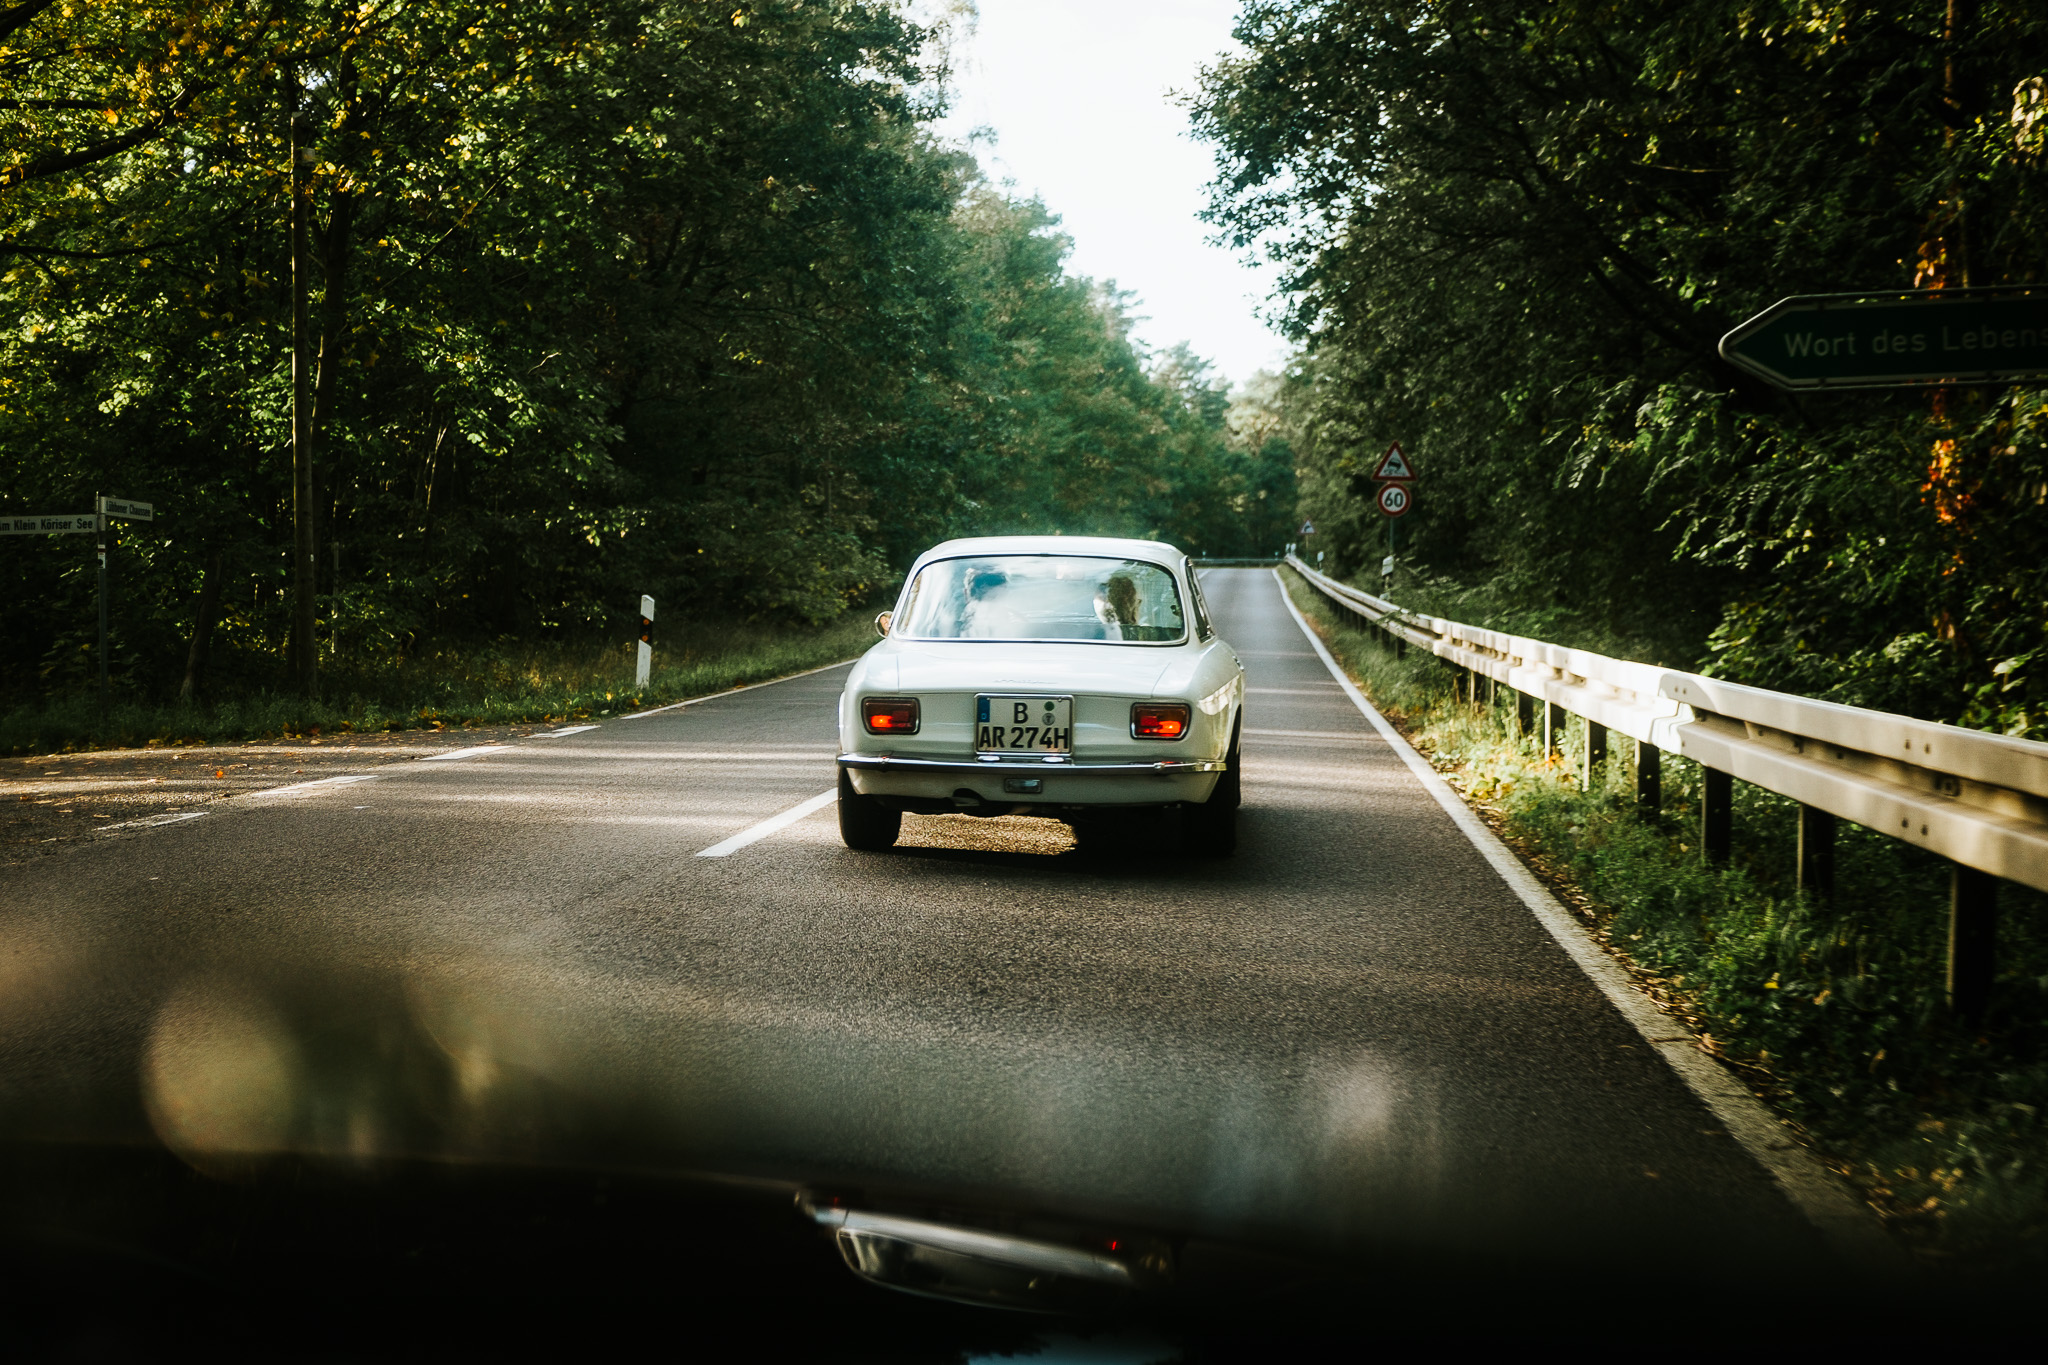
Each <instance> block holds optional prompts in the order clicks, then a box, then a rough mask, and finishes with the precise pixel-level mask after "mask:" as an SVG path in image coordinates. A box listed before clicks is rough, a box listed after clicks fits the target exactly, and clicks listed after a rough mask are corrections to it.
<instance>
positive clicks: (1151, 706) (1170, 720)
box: [1131, 701, 1188, 739]
mask: <svg viewBox="0 0 2048 1365" xmlns="http://www.w3.org/2000/svg"><path fill="white" fill-rule="evenodd" d="M1187 732H1188V704H1187V703H1186V702H1148V701H1141V702H1139V703H1138V704H1137V705H1136V706H1133V707H1132V708H1131V736H1132V738H1134V739H1179V738H1180V737H1181V736H1182V735H1185V734H1186V733H1187Z"/></svg>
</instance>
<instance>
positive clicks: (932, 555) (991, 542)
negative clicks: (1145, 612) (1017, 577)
mask: <svg viewBox="0 0 2048 1365" xmlns="http://www.w3.org/2000/svg"><path fill="white" fill-rule="evenodd" d="M962 555H1104V556H1110V557H1113V558H1116V559H1142V560H1149V561H1152V562H1154V563H1159V564H1166V565H1171V566H1175V567H1177V566H1178V565H1179V564H1180V562H1181V560H1183V559H1185V558H1186V557H1187V556H1185V555H1184V554H1182V553H1181V552H1180V551H1179V550H1178V549H1176V548H1175V547H1173V546H1171V545H1168V544H1167V543H1166V542H1165V541H1163V540H1127V539H1125V538H1123V537H1121V536H968V537H965V538H963V539H960V540H948V541H944V542H941V543H940V544H937V545H934V546H932V548H931V549H929V550H926V551H925V552H924V553H923V554H921V555H919V556H918V557H917V562H918V563H919V564H925V563H929V562H930V561H932V560H934V559H957V558H959V557H960V556H962Z"/></svg>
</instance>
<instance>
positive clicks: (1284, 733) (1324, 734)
mask: <svg viewBox="0 0 2048 1365" xmlns="http://www.w3.org/2000/svg"><path fill="white" fill-rule="evenodd" d="M1303 657H1305V658H1311V659H1312V658H1314V657H1315V656H1314V655H1313V654H1309V655H1304V656H1303ZM1244 732H1245V733H1246V734H1248V735H1262V736H1263V735H1277V736H1278V737H1280V738H1281V739H1338V740H1344V741H1345V742H1347V743H1348V742H1350V741H1352V740H1361V739H1364V738H1365V736H1364V735H1362V734H1357V733H1347V732H1345V731H1343V730H1254V729H1252V728H1251V727H1250V726H1246V727H1245V731H1244Z"/></svg>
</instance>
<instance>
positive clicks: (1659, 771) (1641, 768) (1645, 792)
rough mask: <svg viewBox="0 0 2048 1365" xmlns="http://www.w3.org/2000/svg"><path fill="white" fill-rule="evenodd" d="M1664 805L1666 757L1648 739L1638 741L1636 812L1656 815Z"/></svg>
mask: <svg viewBox="0 0 2048 1365" xmlns="http://www.w3.org/2000/svg"><path fill="white" fill-rule="evenodd" d="M1663 804H1664V755H1663V754H1662V753H1661V752H1659V751H1658V749H1657V746H1656V745H1654V744H1652V743H1650V742H1649V741H1648V740H1646V739H1639V740H1637V741H1636V810H1637V811H1638V812H1640V813H1641V814H1643V815H1655V814H1656V813H1657V808H1658V807H1659V806H1661V805H1663Z"/></svg>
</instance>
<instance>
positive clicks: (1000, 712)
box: [839, 536, 1244, 854]
mask: <svg viewBox="0 0 2048 1365" xmlns="http://www.w3.org/2000/svg"><path fill="white" fill-rule="evenodd" d="M875 627H876V629H877V630H879V631H880V632H881V633H882V636H883V639H882V642H881V643H880V644H878V645H876V646H875V647H874V648H873V649H871V650H869V651H868V652H867V654H866V655H865V656H864V657H863V658H862V659H861V660H860V662H859V663H857V664H855V665H854V668H853V672H852V674H851V675H850V676H849V677H848V678H847V680H846V691H845V693H844V694H843V695H842V696H841V698H840V702H839V752H840V757H839V830H840V834H841V835H842V836H843V837H844V838H845V840H846V843H847V846H848V847H850V848H857V849H869V850H873V849H884V848H888V847H889V846H890V845H892V844H894V843H895V842H896V836H897V833H898V831H899V829H900V828H901V825H902V821H903V812H905V811H916V812H919V813H922V814H935V813H946V814H967V815H1017V814H1021V815H1037V816H1044V817H1047V818H1049V819H1054V820H1064V821H1066V822H1067V823H1069V824H1071V825H1072V826H1073V827H1074V831H1075V835H1076V837H1077V838H1078V839H1079V841H1080V842H1081V844H1082V846H1083V847H1084V848H1085V847H1088V846H1089V845H1090V844H1091V843H1097V842H1106V840H1107V837H1108V836H1106V835H1105V833H1104V831H1109V830H1116V829H1123V830H1128V829H1129V828H1130V827H1131V825H1130V821H1129V819H1128V816H1127V815H1126V814H1125V813H1127V812H1134V811H1142V810H1145V809H1147V808H1151V809H1154V810H1162V809H1163V810H1177V811H1178V812H1179V813H1180V814H1179V820H1180V837H1181V840H1182V845H1183V847H1184V848H1185V849H1186V850H1188V851H1190V852H1195V853H1200V854H1226V853H1229V852H1230V851H1231V850H1232V849H1233V847H1234V846H1235V844H1236V839H1237V806H1238V771H1237V758H1238V741H1239V736H1240V733H1241V729H1242V711H1243V704H1244V668H1243V666H1242V665H1241V664H1240V663H1239V662H1238V658H1237V653H1236V651H1235V650H1233V649H1231V647H1230V646H1229V645H1228V644H1226V643H1225V642H1224V641H1223V639H1222V638H1221V637H1220V636H1218V635H1217V634H1216V630H1215V627H1214V626H1212V625H1211V624H1210V621H1209V613H1208V609H1207V608H1206V607H1205V606H1204V605H1203V603H1202V590H1201V587H1200V585H1198V584H1197V583H1196V581H1195V574H1194V570H1193V567H1192V566H1191V565H1190V564H1189V562H1188V558H1187V556H1186V555H1184V554H1182V553H1181V552H1180V551H1178V550H1176V549H1174V548H1173V547H1172V546H1171V545H1164V544H1161V543H1160V542H1158V541H1153V540H1111V539H1106V538H1099V537H1091V536H992V537H984V538H980V539H974V540H949V541H947V542H946V543H945V544H943V545H939V546H936V547H934V548H932V549H930V550H927V551H926V552H925V553H924V554H923V555H922V556H920V557H919V559H918V561H917V563H916V564H914V565H912V566H911V570H910V575H909V577H908V578H907V579H906V580H905V582H904V587H903V593H902V595H901V597H900V598H899V599H898V600H897V603H896V607H895V609H894V610H893V611H885V612H883V613H882V614H881V615H880V616H878V617H876V618H875Z"/></svg>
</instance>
